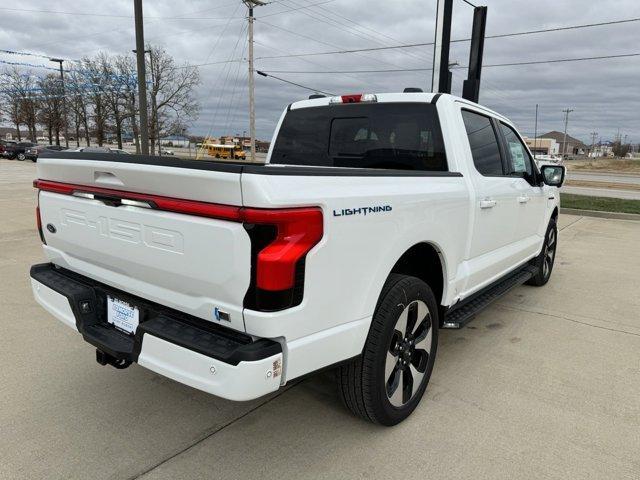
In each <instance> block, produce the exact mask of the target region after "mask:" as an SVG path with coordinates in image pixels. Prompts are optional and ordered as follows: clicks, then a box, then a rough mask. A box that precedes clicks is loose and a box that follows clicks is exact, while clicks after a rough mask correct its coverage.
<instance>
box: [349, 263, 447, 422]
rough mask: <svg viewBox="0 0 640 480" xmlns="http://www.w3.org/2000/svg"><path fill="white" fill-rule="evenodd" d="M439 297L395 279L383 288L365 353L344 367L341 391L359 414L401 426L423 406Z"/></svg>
mask: <svg viewBox="0 0 640 480" xmlns="http://www.w3.org/2000/svg"><path fill="white" fill-rule="evenodd" d="M438 325H439V322H438V308H437V302H436V299H435V296H434V295H433V292H432V291H431V289H430V288H429V286H428V285H427V284H426V283H424V282H423V281H422V280H420V279H418V278H415V277H410V276H406V275H396V274H392V275H390V276H389V279H388V280H387V282H386V284H385V287H384V288H383V291H382V294H381V296H380V300H379V301H378V306H377V308H376V311H375V313H374V316H373V321H372V324H371V329H370V331H369V335H368V337H367V341H366V343H365V347H364V351H363V354H362V355H361V356H360V357H358V358H357V359H355V360H352V361H351V362H349V363H348V364H346V365H344V366H342V367H340V368H339V371H338V379H339V388H338V391H339V393H340V396H341V397H342V400H343V402H344V403H345V405H346V406H347V407H348V408H349V409H350V410H351V411H352V412H353V413H355V414H356V415H358V416H360V417H362V418H364V419H366V420H369V421H372V422H374V423H380V424H382V425H396V424H398V423H400V422H401V421H402V420H404V419H405V418H407V417H408V416H409V415H411V413H412V412H413V410H415V408H416V407H417V406H418V403H420V400H421V399H422V396H423V395H424V392H425V390H426V388H427V383H429V378H430V377H431V371H432V370H433V364H434V361H435V356H436V349H437V344H438Z"/></svg>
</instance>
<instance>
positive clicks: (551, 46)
mask: <svg viewBox="0 0 640 480" xmlns="http://www.w3.org/2000/svg"><path fill="white" fill-rule="evenodd" d="M319 1H320V0H277V1H274V2H273V3H272V4H270V5H267V6H265V7H260V8H257V9H256V16H257V17H258V20H257V21H256V41H257V42H258V43H257V45H256V56H258V57H260V56H273V55H280V54H283V53H284V54H288V53H304V52H320V51H326V50H334V49H352V48H367V47H375V46H381V45H393V44H397V43H418V42H431V41H432V40H433V34H434V32H433V29H434V25H433V24H434V14H435V3H436V2H435V0H431V1H429V2H426V3H425V2H421V1H418V0H393V1H388V0H387V1H382V0H369V1H368V2H354V1H352V0H334V1H331V2H328V3H326V4H323V5H319V6H318V7H316V8H310V9H303V10H295V11H289V12H287V11H286V10H290V9H292V8H297V7H298V6H300V5H305V4H306V5H309V4H315V3H319ZM475 3H481V2H479V1H477V2H475ZM239 4H240V1H239V0H218V1H217V2H216V4H215V5H212V2H211V1H205V0H188V1H186V2H172V1H167V0H155V1H154V2H146V3H145V15H146V17H147V19H146V22H145V24H146V25H145V28H146V38H147V40H148V41H149V42H151V43H154V44H160V45H163V46H164V47H165V48H166V49H167V50H168V51H169V53H171V54H172V55H173V56H174V57H175V58H176V60H177V61H178V63H184V62H189V63H194V64H198V63H208V62H224V61H227V60H234V59H238V58H240V57H242V51H243V47H244V46H245V37H244V36H243V37H240V41H239V42H238V38H239V35H241V34H242V35H244V30H243V28H244V24H245V22H244V20H243V18H244V16H245V15H246V11H245V9H244V7H243V6H239ZM484 4H487V5H488V7H489V13H488V25H487V34H500V33H508V32H517V31H524V30H533V29H539V28H549V27H555V26H564V25H577V24H583V23H593V22H602V21H607V20H617V19H621V18H631V17H640V4H638V2H636V1H634V0H607V1H605V2H585V1H582V0H565V1H562V2H558V1H552V0H537V1H535V2H532V1H508V0H486V1H485V2H484ZM107 5H108V8H107ZM15 8H23V9H31V10H56V11H66V12H75V13H82V12H95V13H104V14H108V15H124V16H131V15H132V14H133V7H132V2H131V1H130V0H114V1H111V2H108V4H107V3H106V2H105V3H98V2H89V1H86V0H66V1H64V2H62V1H59V2H51V1H45V0H24V1H23V2H20V3H19V4H15ZM277 12H283V13H277ZM472 14H473V10H472V8H471V7H469V6H468V5H466V4H465V3H463V2H462V1H461V0H456V2H455V4H454V24H453V38H466V37H468V36H469V35H470V29H471V19H472ZM0 15H1V16H2V19H3V20H2V23H3V29H2V31H0V46H2V48H6V49H11V50H25V51H34V52H38V53H43V54H46V55H53V56H61V57H65V58H80V57H82V56H84V55H93V54H96V53H97V52H99V51H106V52H109V53H127V52H129V51H130V50H131V49H132V48H134V41H135V37H134V31H133V18H112V17H94V16H81V15H56V14H51V13H28V12H14V11H0ZM180 16H182V17H188V18H186V19H177V18H175V17H180ZM158 17H162V18H158ZM171 17H174V18H171ZM203 17H206V19H197V18H203ZM229 17H232V18H231V19H230V20H227V18H229ZM194 18H196V19H194ZM352 21H355V22H357V25H356V24H355V23H352ZM225 26H226V28H225ZM277 27H280V28H277ZM639 27H640V22H639V23H630V24H625V25H616V26H609V27H593V28H589V29H581V30H573V31H565V32H555V33H546V34H539V35H529V36H523V37H512V38H505V39H489V40H487V42H486V46H485V63H487V64H492V63H507V62H519V61H529V60H543V59H555V58H570V57H583V56H597V55H610V54H624V53H638V52H640V41H639V40H640V28H639ZM283 29H285V30H290V31H292V32H295V33H297V34H298V35H295V34H292V33H288V32H286V31H285V30H283ZM223 32H224V34H222V33H223ZM236 44H237V48H235V50H234V47H235V46H236ZM0 59H2V60H8V61H15V60H20V61H28V62H30V63H42V61H41V60H38V59H34V58H30V57H15V56H7V55H0ZM431 59H432V48H431V47H419V48H412V49H406V50H388V51H378V52H372V53H360V54H348V55H347V54H344V55H333V56H317V57H305V58H283V59H263V60H258V61H257V63H256V66H257V68H259V69H262V70H265V71H267V72H268V71H270V70H325V71H326V70H331V71H333V70H358V69H392V68H398V67H400V68H425V67H427V68H428V67H430V66H431V61H432V60H431ZM451 59H452V60H457V61H458V62H459V63H460V64H461V65H465V64H466V63H467V60H468V43H456V44H454V45H453V47H452V52H451ZM0 68H1V67H0ZM278 75H279V76H282V77H283V78H287V79H289V80H291V81H294V82H297V83H301V84H304V85H308V86H311V87H313V88H318V89H320V90H325V91H330V92H337V93H348V92H360V91H374V92H375V91H378V92H380V91H399V90H402V89H403V88H404V87H406V86H419V87H423V88H425V89H428V88H429V87H430V83H431V82H430V77H431V73H430V72H417V73H415V72H412V73H408V72H401V73H374V74H332V75H328V74H327V75H325V74H297V73H296V74H284V73H283V74H278ZM465 76H466V70H462V69H460V70H456V71H455V75H454V83H453V85H454V93H456V94H460V93H461V89H462V87H461V84H462V79H463V78H464V77H465ZM201 78H202V85H201V86H200V88H199V90H198V97H199V99H200V102H201V104H202V111H201V114H200V118H199V119H198V120H197V121H196V122H195V123H194V125H193V127H192V130H193V131H194V132H196V133H201V134H204V133H207V132H209V131H212V132H213V133H215V134H221V133H242V131H244V130H247V129H248V127H247V124H248V118H247V113H246V110H247V109H246V106H247V102H248V97H247V81H246V78H247V75H246V64H245V63H237V62H236V63H222V64H217V65H208V66H203V67H201ZM639 79H640V57H636V58H634V57H632V58H626V59H615V60H599V61H589V62H575V63H562V64H550V65H532V66H517V67H504V68H498V67H496V68H486V69H485V70H484V72H483V85H482V92H481V103H483V104H485V105H487V106H489V107H491V108H493V109H495V110H497V111H499V112H500V113H503V114H505V115H506V116H508V117H510V118H512V119H513V121H515V122H516V123H517V124H518V125H519V127H520V129H521V130H522V131H523V132H524V133H525V134H529V135H531V134H533V130H534V113H535V104H536V103H538V104H539V105H540V117H539V126H538V131H539V132H544V131H548V130H561V129H562V128H563V118H562V113H561V110H562V109H563V108H566V107H571V108H573V109H575V112H573V113H572V115H571V121H570V128H569V131H570V134H572V135H574V136H577V137H579V138H582V139H583V140H585V141H586V140H588V139H589V138H590V137H589V133H590V132H591V131H594V130H595V131H597V132H599V134H600V136H601V137H602V138H603V139H611V138H613V136H614V135H615V134H616V132H617V129H618V128H620V131H621V132H622V134H627V135H629V138H630V139H631V140H633V141H635V142H640V114H639V111H640V88H639ZM256 87H257V89H256V94H257V123H258V133H259V136H260V137H261V138H269V137H270V136H271V134H272V132H273V129H274V127H275V123H276V121H277V120H278V117H279V115H280V113H281V111H282V110H283V109H284V108H285V107H286V105H288V104H289V103H291V102H292V101H295V100H298V99H302V98H306V96H307V95H308V94H309V93H310V92H306V91H305V90H302V89H300V88H298V87H294V86H291V85H287V84H284V83H281V82H279V81H277V80H274V79H271V78H264V77H257V78H256Z"/></svg>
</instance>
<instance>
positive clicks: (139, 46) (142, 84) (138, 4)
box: [133, 0, 149, 155]
mask: <svg viewBox="0 0 640 480" xmlns="http://www.w3.org/2000/svg"><path fill="white" fill-rule="evenodd" d="M133 9H134V13H135V24H136V49H135V50H134V51H135V52H136V61H137V62H136V63H137V67H138V102H139V104H140V137H141V139H140V143H141V145H140V146H141V147H142V154H143V155H149V117H148V112H147V81H146V72H145V61H144V25H143V21H142V0H133Z"/></svg>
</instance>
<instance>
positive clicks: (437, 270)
mask: <svg viewBox="0 0 640 480" xmlns="http://www.w3.org/2000/svg"><path fill="white" fill-rule="evenodd" d="M392 273H397V274H402V275H410V276H412V277H416V278H419V279H420V280H422V281H424V282H425V283H426V284H427V285H429V287H430V288H431V290H432V291H433V294H434V295H435V297H436V300H437V301H438V304H439V305H442V303H443V300H444V298H445V294H446V286H447V282H446V279H447V274H446V273H447V272H446V262H445V258H444V255H443V254H442V250H441V249H440V248H438V246H437V245H435V244H433V243H430V242H420V243H416V244H415V245H413V246H411V247H410V248H408V249H407V250H405V252H404V253H403V254H402V255H401V256H400V258H398V260H397V261H396V262H395V264H394V265H393V267H392V268H391V271H390V272H389V275H391V274H392ZM387 277H388V275H387Z"/></svg>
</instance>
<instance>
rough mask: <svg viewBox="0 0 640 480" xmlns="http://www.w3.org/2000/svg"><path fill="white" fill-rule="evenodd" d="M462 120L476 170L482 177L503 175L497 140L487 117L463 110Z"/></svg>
mask: <svg viewBox="0 0 640 480" xmlns="http://www.w3.org/2000/svg"><path fill="white" fill-rule="evenodd" d="M462 120H464V126H465V128H466V130H467V137H468V138H469V145H470V146H471V155H472V156H473V163H474V164H475V166H476V170H478V172H480V173H481V174H482V175H504V172H503V171H502V159H501V158H500V147H499V146H498V139H497V138H496V133H495V131H494V130H493V125H491V120H490V119H489V117H485V116H484V115H480V114H478V113H473V112H470V111H468V110H463V111H462Z"/></svg>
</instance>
